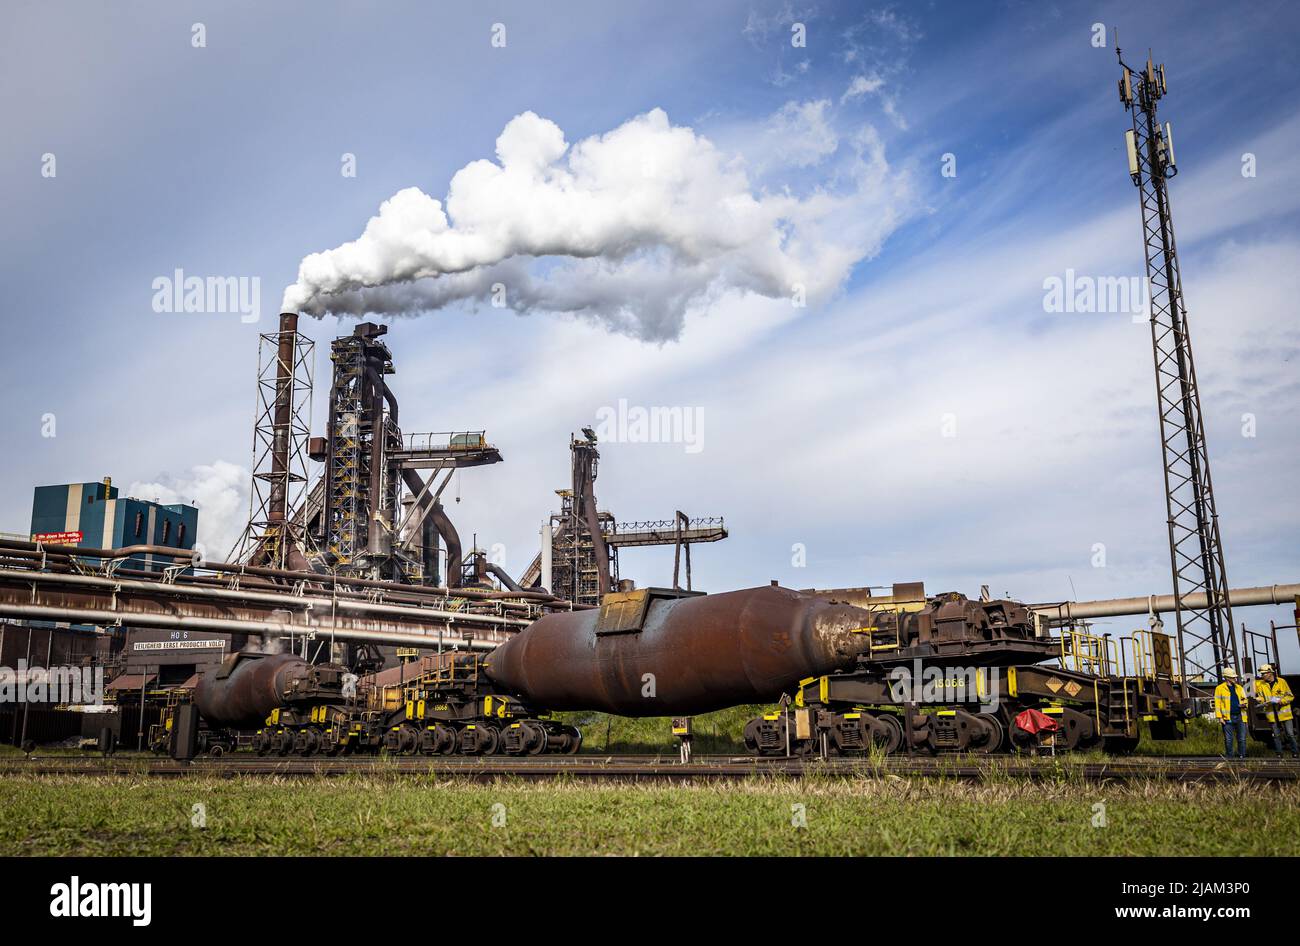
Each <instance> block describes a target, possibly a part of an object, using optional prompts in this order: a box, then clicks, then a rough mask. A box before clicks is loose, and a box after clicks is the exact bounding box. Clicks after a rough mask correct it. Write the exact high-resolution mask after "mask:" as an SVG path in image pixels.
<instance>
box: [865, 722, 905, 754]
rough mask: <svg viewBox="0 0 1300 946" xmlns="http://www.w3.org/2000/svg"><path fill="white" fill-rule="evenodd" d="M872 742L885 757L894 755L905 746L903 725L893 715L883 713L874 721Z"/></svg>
mask: <svg viewBox="0 0 1300 946" xmlns="http://www.w3.org/2000/svg"><path fill="white" fill-rule="evenodd" d="M871 722H872V726H871V741H872V743H873V744H874V745H875V746H876V747H877V748H879V749H880V750H881V751H882V752H884V753H885V755H893V754H894V753H895V752H897V751H898V750H899V747H900V746H902V745H903V724H902V723H900V722H899V721H898V717H896V716H894V715H893V714H892V713H881V714H880V715H879V716H876V717H874V718H873V719H872V721H871Z"/></svg>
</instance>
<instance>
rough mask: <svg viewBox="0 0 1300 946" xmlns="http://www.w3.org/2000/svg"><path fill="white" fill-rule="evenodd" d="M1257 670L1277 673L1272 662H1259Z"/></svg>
mask: <svg viewBox="0 0 1300 946" xmlns="http://www.w3.org/2000/svg"><path fill="white" fill-rule="evenodd" d="M1259 672H1260V673H1277V667H1274V666H1273V665H1272V664H1260V666H1259Z"/></svg>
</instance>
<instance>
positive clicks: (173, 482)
mask: <svg viewBox="0 0 1300 946" xmlns="http://www.w3.org/2000/svg"><path fill="white" fill-rule="evenodd" d="M249 482H250V476H249V472H248V471H247V470H246V469H244V468H243V467H241V466H239V465H237V464H234V463H227V462H226V461H225V460H216V461H214V462H213V463H211V464H200V465H198V466H195V467H192V468H191V469H190V470H189V472H187V473H180V474H170V473H163V474H161V475H160V476H159V477H158V479H157V480H156V481H154V482H134V483H132V484H131V485H130V486H129V487H128V488H127V490H126V493H127V495H129V496H135V497H138V498H139V499H148V500H153V501H156V502H159V503H162V504H163V505H171V504H173V503H189V504H192V505H194V506H197V507H198V509H199V528H198V535H197V538H198V541H199V543H201V544H202V545H203V547H204V550H205V552H206V557H207V558H208V559H210V560H213V561H220V560H222V559H224V558H226V555H227V553H228V552H229V551H230V549H231V547H232V546H233V545H234V544H235V542H236V541H237V540H238V539H239V536H240V533H241V532H243V529H244V525H245V524H246V523H247V521H248V488H249Z"/></svg>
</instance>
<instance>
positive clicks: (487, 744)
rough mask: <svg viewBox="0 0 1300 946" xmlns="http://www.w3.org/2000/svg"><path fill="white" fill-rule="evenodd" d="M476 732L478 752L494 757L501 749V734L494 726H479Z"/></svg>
mask: <svg viewBox="0 0 1300 946" xmlns="http://www.w3.org/2000/svg"><path fill="white" fill-rule="evenodd" d="M478 732H479V737H478V738H479V743H478V744H479V752H481V753H483V755H496V754H497V753H498V752H499V751H500V749H501V733H500V732H499V731H498V730H497V728H496V727H495V726H480V727H479V730H478Z"/></svg>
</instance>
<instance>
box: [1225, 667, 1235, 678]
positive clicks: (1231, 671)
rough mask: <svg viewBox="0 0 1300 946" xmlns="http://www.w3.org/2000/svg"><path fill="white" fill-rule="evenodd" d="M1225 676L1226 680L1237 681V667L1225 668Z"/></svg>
mask: <svg viewBox="0 0 1300 946" xmlns="http://www.w3.org/2000/svg"><path fill="white" fill-rule="evenodd" d="M1223 676H1224V678H1225V679H1228V680H1235V679H1237V668H1235V667H1224V668H1223Z"/></svg>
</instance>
